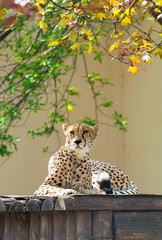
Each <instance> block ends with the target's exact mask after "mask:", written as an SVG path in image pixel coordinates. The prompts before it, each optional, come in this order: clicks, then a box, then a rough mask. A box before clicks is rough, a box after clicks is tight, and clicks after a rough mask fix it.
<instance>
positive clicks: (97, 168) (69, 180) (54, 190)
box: [34, 124, 138, 196]
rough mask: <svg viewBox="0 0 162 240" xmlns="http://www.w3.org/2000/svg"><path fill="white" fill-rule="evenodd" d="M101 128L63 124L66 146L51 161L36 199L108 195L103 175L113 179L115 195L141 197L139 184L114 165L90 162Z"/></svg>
mask: <svg viewBox="0 0 162 240" xmlns="http://www.w3.org/2000/svg"><path fill="white" fill-rule="evenodd" d="M98 128H99V127H98V125H96V126H94V127H90V126H88V125H87V124H73V125H66V124H63V131H64V133H65V136H66V143H65V145H64V146H62V147H61V148H60V149H59V150H58V151H57V152H56V153H55V154H54V155H53V156H52V157H51V159H50V161H49V165H48V176H47V177H46V179H45V181H44V182H43V184H42V185H41V186H40V187H39V188H38V190H36V191H35V193H34V194H35V195H49V196H62V195H67V194H105V192H104V191H103V190H102V189H100V185H99V184H98V179H99V175H100V173H101V172H107V173H108V174H109V177H110V181H111V186H112V189H113V193H114V194H137V193H138V190H137V188H136V186H135V184H134V183H133V182H132V181H131V180H130V179H129V177H128V175H126V174H125V173H123V172H122V171H121V170H120V169H118V168H117V167H115V166H113V165H111V164H110V163H106V162H102V161H93V160H90V157H89V152H90V149H91V147H92V145H93V142H94V140H95V138H96V136H97V132H98Z"/></svg>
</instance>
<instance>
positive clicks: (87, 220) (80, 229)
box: [76, 211, 92, 240]
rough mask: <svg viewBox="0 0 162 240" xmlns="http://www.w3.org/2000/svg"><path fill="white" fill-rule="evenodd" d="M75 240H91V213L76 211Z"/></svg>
mask: <svg viewBox="0 0 162 240" xmlns="http://www.w3.org/2000/svg"><path fill="white" fill-rule="evenodd" d="M76 216H77V233H76V235H77V240H86V239H92V213H91V211H77V213H76Z"/></svg>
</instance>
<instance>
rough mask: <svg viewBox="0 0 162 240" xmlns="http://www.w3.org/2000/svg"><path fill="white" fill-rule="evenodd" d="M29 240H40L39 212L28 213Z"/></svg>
mask: <svg viewBox="0 0 162 240" xmlns="http://www.w3.org/2000/svg"><path fill="white" fill-rule="evenodd" d="M29 216H30V221H29V240H40V212H30V213H29Z"/></svg>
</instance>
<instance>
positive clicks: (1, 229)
mask: <svg viewBox="0 0 162 240" xmlns="http://www.w3.org/2000/svg"><path fill="white" fill-rule="evenodd" d="M4 233H5V214H3V213H1V214H0V239H3V238H4Z"/></svg>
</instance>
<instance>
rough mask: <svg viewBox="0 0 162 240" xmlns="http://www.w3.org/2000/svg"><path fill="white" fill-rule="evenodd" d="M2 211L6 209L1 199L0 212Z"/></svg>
mask: <svg viewBox="0 0 162 240" xmlns="http://www.w3.org/2000/svg"><path fill="white" fill-rule="evenodd" d="M4 211H6V207H5V204H4V202H3V201H2V200H0V212H4Z"/></svg>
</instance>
